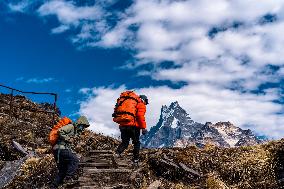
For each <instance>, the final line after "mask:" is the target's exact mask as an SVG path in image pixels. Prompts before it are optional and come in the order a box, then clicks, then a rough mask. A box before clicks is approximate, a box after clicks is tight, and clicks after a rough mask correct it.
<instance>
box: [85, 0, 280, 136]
mask: <svg viewBox="0 0 284 189" xmlns="http://www.w3.org/2000/svg"><path fill="white" fill-rule="evenodd" d="M283 5H284V1H282V0H276V1H273V2H272V1H261V2H259V1H257V0H248V1H244V0H236V1H227V0H217V1H214V3H212V1H210V0H200V1H172V0H164V1H157V0H136V1H135V2H134V4H133V5H132V6H131V7H130V8H129V9H128V10H127V11H125V12H124V14H123V16H122V17H120V20H119V21H118V23H117V25H116V27H114V28H109V29H108V30H107V31H106V32H105V33H104V35H103V36H110V37H109V38H108V39H109V40H106V41H109V42H105V43H95V45H99V46H100V45H101V46H105V47H108V48H109V47H112V46H113V47H117V46H118V45H121V46H122V47H127V48H129V47H130V48H132V49H134V50H136V52H137V53H136V55H135V58H136V59H137V60H138V62H137V63H136V65H139V64H144V63H151V64H157V65H159V64H160V63H161V62H162V61H172V62H173V63H174V65H178V66H179V67H178V68H170V69H164V68H160V67H158V68H157V66H154V70H150V71H145V70H140V71H139V73H138V75H140V76H141V75H144V76H147V75H148V76H150V77H151V78H152V79H155V80H169V81H172V82H178V81H184V82H186V84H187V85H186V86H184V87H182V88H181V89H171V88H168V87H149V88H143V89H137V90H138V92H142V93H146V94H147V95H149V96H150V99H151V101H152V103H151V104H150V105H149V107H148V117H147V120H148V123H149V125H151V126H152V125H154V124H156V122H157V119H158V117H159V112H160V107H161V106H162V105H163V104H169V103H170V102H172V101H175V100H178V101H179V102H180V103H181V104H182V106H184V107H185V109H186V110H188V111H189V113H190V114H191V115H192V117H193V118H194V119H195V120H196V121H199V122H205V121H212V122H217V121H232V122H233V123H234V124H236V125H237V126H241V127H251V129H252V130H255V131H257V132H259V133H263V134H266V135H269V136H271V137H276V138H278V137H283V135H282V134H281V133H283V128H282V127H281V126H282V125H283V123H284V120H283V115H281V114H279V112H281V111H282V109H283V107H282V105H281V104H277V103H275V102H274V101H275V100H278V99H279V98H280V95H279V90H280V89H279V88H276V89H271V90H266V91H265V94H261V95H260V94H255V93H252V91H254V90H257V89H258V87H259V86H260V85H261V84H265V83H267V82H275V83H277V82H279V81H280V80H281V79H283V75H281V73H282V72H283V71H282V69H281V70H279V71H278V72H276V71H274V70H273V69H270V68H269V66H270V65H274V66H282V67H283V64H284V60H283V56H282V55H283V54H284V47H283V42H284V37H283V35H282V33H281V31H283V29H284V27H283V23H284V17H283V15H284V14H283V13H282V12H283V11H282V10H283V9H284V8H283ZM267 14H272V15H273V14H274V15H276V18H277V19H278V20H277V21H275V22H273V23H269V24H260V22H259V21H260V20H261V19H262V17H263V16H264V15H267ZM234 23H240V26H239V27H237V26H235V27H233V24H234ZM132 27H135V30H132V29H130V28H132ZM212 27H216V28H217V30H218V28H220V32H216V33H215V34H214V36H213V37H212V36H211V37H210V36H209V35H208V34H209V32H210V31H211V30H212ZM118 28H119V30H118ZM118 31H119V32H118ZM118 34H119V35H118ZM118 36H131V37H118ZM104 40H105V39H103V40H102V41H104ZM126 67H127V66H126ZM128 67H133V68H136V67H135V65H134V66H133V65H129V66H128ZM123 89H124V88H120V89H112V88H96V89H95V91H94V94H95V96H94V97H92V96H90V99H92V100H94V101H95V100H96V99H97V98H98V97H100V98H102V99H104V100H100V101H96V103H94V104H92V107H93V108H94V109H92V110H91V109H88V108H87V107H89V106H88V103H84V105H85V106H84V107H81V111H83V110H84V111H86V112H88V110H89V111H90V112H92V113H91V114H90V116H91V117H92V115H95V112H97V111H99V109H96V108H95V106H98V107H100V103H103V102H101V101H104V102H105V101H106V102H109V101H111V102H113V103H114V100H115V98H116V96H117V95H118V90H123ZM100 91H107V93H108V94H112V95H110V96H108V98H107V97H106V98H103V97H102V96H100V95H99V94H98V93H100ZM100 94H101V93H100ZM102 95H103V94H102ZM90 101H91V100H90ZM94 101H92V102H94ZM107 106H108V105H105V107H104V110H106V111H109V113H108V114H105V115H102V117H103V119H109V120H111V117H108V115H110V112H112V107H113V104H109V107H107ZM98 113H99V112H98ZM96 119H99V118H96ZM97 123H98V124H99V125H100V126H102V124H105V128H106V131H105V132H107V130H108V129H107V128H113V126H111V125H113V123H112V122H107V123H103V122H99V121H97ZM108 124H109V125H108ZM248 125H250V126H248ZM268 125H269V126H268ZM111 132H113V131H111Z"/></svg>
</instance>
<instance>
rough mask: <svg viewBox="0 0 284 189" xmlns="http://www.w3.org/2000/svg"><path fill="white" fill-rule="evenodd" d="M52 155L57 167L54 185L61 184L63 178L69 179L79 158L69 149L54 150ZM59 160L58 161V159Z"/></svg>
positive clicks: (74, 171)
mask: <svg viewBox="0 0 284 189" xmlns="http://www.w3.org/2000/svg"><path fill="white" fill-rule="evenodd" d="M53 155H54V157H55V160H56V163H57V168H58V174H57V176H56V179H55V182H54V185H55V186H59V185H61V184H63V180H64V178H66V179H71V178H72V177H73V176H74V175H75V173H76V171H77V169H78V165H79V160H78V158H77V156H76V154H74V153H73V152H72V151H71V150H67V149H64V150H59V153H58V150H54V151H53ZM58 160H59V161H58Z"/></svg>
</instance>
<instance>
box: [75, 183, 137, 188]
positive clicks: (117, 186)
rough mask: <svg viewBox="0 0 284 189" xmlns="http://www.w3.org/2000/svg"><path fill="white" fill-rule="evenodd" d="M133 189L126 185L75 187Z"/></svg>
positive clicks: (86, 186)
mask: <svg viewBox="0 0 284 189" xmlns="http://www.w3.org/2000/svg"><path fill="white" fill-rule="evenodd" d="M132 188H133V187H131V186H130V185H126V184H119V185H116V186H103V187H100V186H96V185H85V186H79V187H75V188H74V189H132Z"/></svg>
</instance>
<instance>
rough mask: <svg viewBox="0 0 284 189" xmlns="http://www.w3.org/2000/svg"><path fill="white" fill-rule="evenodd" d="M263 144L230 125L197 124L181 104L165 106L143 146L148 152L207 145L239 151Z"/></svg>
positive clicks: (222, 123) (247, 131)
mask: <svg viewBox="0 0 284 189" xmlns="http://www.w3.org/2000/svg"><path fill="white" fill-rule="evenodd" d="M262 142H263V140H260V139H258V138H257V137H256V136H255V135H254V134H253V133H252V132H251V131H250V130H243V129H241V128H239V127H236V126H234V125H233V124H232V123H230V122H218V123H216V124H212V123H211V122H206V123H205V124H201V123H197V122H195V121H193V120H192V119H191V118H190V116H189V114H188V113H187V112H186V111H185V110H184V109H183V108H181V107H180V105H179V103H178V102H177V101H176V102H173V103H171V104H170V106H169V107H168V106H162V108H161V114H160V119H159V121H158V123H157V125H156V126H154V127H152V128H151V130H150V131H149V133H148V134H147V135H146V136H143V137H142V145H143V146H144V147H147V148H161V147H185V146H187V145H192V144H195V145H197V146H199V147H203V146H204V145H205V144H206V143H211V144H214V145H217V146H222V147H235V146H246V145H255V144H259V143H262Z"/></svg>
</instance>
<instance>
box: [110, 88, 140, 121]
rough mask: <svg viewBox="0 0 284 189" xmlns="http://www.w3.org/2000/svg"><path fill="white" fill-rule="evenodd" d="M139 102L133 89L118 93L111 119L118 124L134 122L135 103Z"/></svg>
mask: <svg viewBox="0 0 284 189" xmlns="http://www.w3.org/2000/svg"><path fill="white" fill-rule="evenodd" d="M138 103H139V96H138V95H136V94H135V93H134V92H133V91H125V92H123V93H121V94H120V97H119V98H118V99H117V102H116V105H115V108H114V113H113V114H112V116H113V121H114V122H116V123H118V124H119V125H128V124H130V123H135V119H136V112H137V108H136V106H137V104H138Z"/></svg>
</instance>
